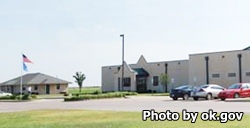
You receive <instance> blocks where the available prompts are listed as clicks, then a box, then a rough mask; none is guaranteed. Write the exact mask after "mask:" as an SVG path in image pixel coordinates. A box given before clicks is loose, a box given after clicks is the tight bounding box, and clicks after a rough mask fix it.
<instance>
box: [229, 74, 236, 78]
mask: <svg viewBox="0 0 250 128" xmlns="http://www.w3.org/2000/svg"><path fill="white" fill-rule="evenodd" d="M228 77H236V73H228Z"/></svg>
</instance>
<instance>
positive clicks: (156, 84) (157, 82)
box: [153, 76, 159, 86]
mask: <svg viewBox="0 0 250 128" xmlns="http://www.w3.org/2000/svg"><path fill="white" fill-rule="evenodd" d="M153 85H154V86H158V85H159V76H154V77H153Z"/></svg>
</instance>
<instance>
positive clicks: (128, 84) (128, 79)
mask: <svg viewBox="0 0 250 128" xmlns="http://www.w3.org/2000/svg"><path fill="white" fill-rule="evenodd" d="M123 84H124V87H129V86H130V85H131V79H130V78H124V79H123Z"/></svg>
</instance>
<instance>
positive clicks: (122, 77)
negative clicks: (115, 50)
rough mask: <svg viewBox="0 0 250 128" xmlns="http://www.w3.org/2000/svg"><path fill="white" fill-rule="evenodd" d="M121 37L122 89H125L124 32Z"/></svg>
mask: <svg viewBox="0 0 250 128" xmlns="http://www.w3.org/2000/svg"><path fill="white" fill-rule="evenodd" d="M120 37H122V91H123V85H124V34H121V35H120Z"/></svg>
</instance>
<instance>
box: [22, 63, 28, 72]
mask: <svg viewBox="0 0 250 128" xmlns="http://www.w3.org/2000/svg"><path fill="white" fill-rule="evenodd" d="M23 70H24V71H26V72H28V68H27V66H26V64H25V63H24V62H23Z"/></svg>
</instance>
